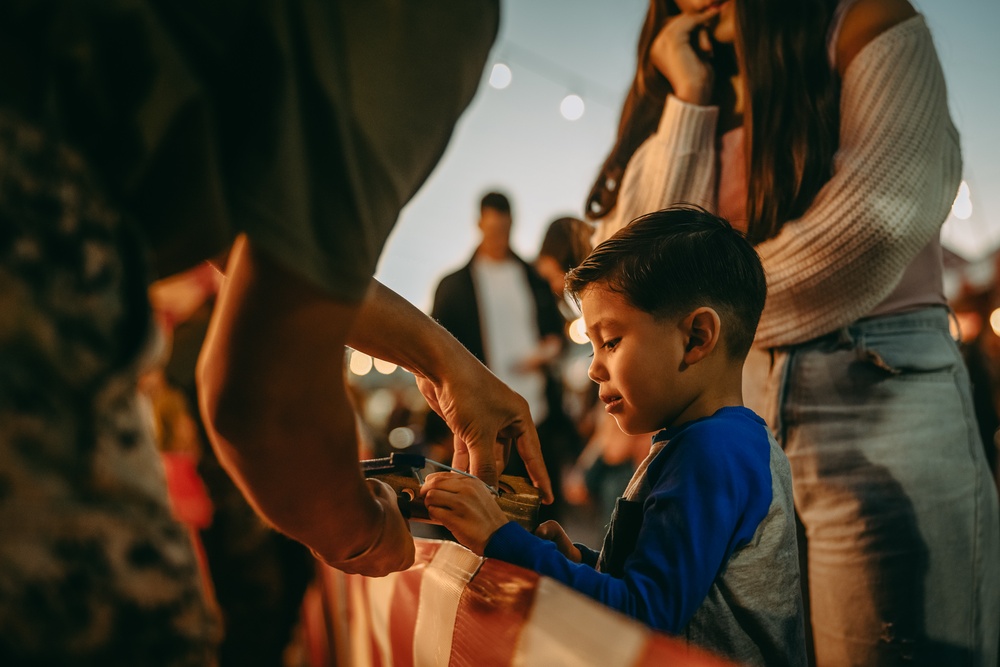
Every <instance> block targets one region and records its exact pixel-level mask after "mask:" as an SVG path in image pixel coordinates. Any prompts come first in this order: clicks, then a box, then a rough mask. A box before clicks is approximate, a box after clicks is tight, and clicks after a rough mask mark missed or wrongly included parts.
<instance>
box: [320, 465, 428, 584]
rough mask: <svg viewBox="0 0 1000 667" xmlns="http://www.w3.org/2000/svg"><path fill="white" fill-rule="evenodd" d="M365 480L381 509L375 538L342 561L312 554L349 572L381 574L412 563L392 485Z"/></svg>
mask: <svg viewBox="0 0 1000 667" xmlns="http://www.w3.org/2000/svg"><path fill="white" fill-rule="evenodd" d="M365 482H366V483H367V484H368V487H369V489H370V490H371V491H372V493H373V494H374V496H375V502H376V503H378V505H379V509H380V510H381V511H382V514H381V516H382V520H381V525H380V527H379V528H377V530H378V533H376V535H375V538H374V541H373V542H372V543H371V544H370V545H369V546H368V547H367V548H366V549H365V550H364V551H362V552H361V553H359V554H357V555H356V556H352V557H351V558H349V559H347V560H342V561H330V560H327V559H325V558H323V555H322V554H321V553H318V552H316V551H315V550H314V551H313V553H314V554H315V555H316V556H317V557H318V558H320V560H322V561H323V562H325V563H326V564H327V565H330V566H331V567H335V568H337V569H338V570H341V571H343V572H347V573H348V574H363V575H365V576H366V577H384V576H385V575H387V574H390V573H392V572H398V571H400V570H405V569H407V568H408V567H410V566H411V565H413V560H414V557H415V554H416V549H415V547H414V544H413V537H412V536H411V535H410V524H409V523H408V522H407V520H406V519H405V518H404V517H403V515H402V513H401V512H400V511H399V504H398V503H397V501H396V492H395V491H394V490H393V488H392V487H391V486H389V485H388V484H386V483H385V482H383V481H381V480H377V479H366V480H365Z"/></svg>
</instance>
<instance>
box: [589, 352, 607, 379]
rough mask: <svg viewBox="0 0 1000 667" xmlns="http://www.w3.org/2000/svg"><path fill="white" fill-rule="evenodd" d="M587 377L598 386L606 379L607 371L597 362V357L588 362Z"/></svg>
mask: <svg viewBox="0 0 1000 667" xmlns="http://www.w3.org/2000/svg"><path fill="white" fill-rule="evenodd" d="M587 376H588V377H590V379H591V381H593V382H596V383H598V384H600V383H601V382H603V381H604V380H607V379H608V372H607V369H606V368H605V367H604V364H602V363H600V362H599V361H598V360H597V357H594V358H593V359H591V360H590V368H588V369H587Z"/></svg>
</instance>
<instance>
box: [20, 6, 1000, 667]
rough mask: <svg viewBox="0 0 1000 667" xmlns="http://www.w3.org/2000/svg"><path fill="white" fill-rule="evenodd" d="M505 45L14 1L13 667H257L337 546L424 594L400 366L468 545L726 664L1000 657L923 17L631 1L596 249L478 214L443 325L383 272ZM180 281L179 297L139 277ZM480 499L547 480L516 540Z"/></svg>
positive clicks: (323, 24) (936, 84) (409, 11)
mask: <svg viewBox="0 0 1000 667" xmlns="http://www.w3.org/2000/svg"><path fill="white" fill-rule="evenodd" d="M498 21H499V2H498V0H475V1H472V0H470V1H469V2H466V3H461V4H458V5H456V4H455V3H444V2H422V3H407V2H393V1H391V0H385V1H381V0H380V1H378V2H375V1H373V2H363V3H349V2H340V1H337V2H332V3H326V4H322V3H288V2H281V1H279V0H268V1H266V2H261V3H256V4H253V5H232V4H231V5H227V6H226V7H224V8H222V7H216V6H214V5H199V6H197V7H195V6H193V5H186V4H185V5H177V4H173V5H166V4H163V3H152V2H146V1H143V0H140V1H138V2H111V3H104V4H100V5H87V6H86V7H83V6H80V5H78V4H77V3H74V2H71V1H70V0H63V1H61V2H55V3H52V4H51V6H47V7H46V8H45V10H44V11H42V10H39V9H37V8H35V7H33V6H31V4H30V3H10V4H9V5H5V6H4V7H3V8H0V43H2V44H3V46H2V47H0V63H3V64H4V65H6V67H2V68H0V71H2V72H3V73H2V74H0V302H2V304H3V305H2V308H0V310H2V312H3V313H4V316H3V321H2V323H0V463H2V467H0V538H2V539H0V663H3V664H102V665H113V664H129V665H131V664H145V665H154V664H164V665H211V664H217V663H219V662H222V663H223V664H261V663H260V662H259V661H261V660H263V661H267V662H269V663H271V664H278V663H279V662H280V661H281V660H282V659H283V658H282V655H283V653H284V652H285V650H286V648H287V646H288V644H289V642H290V639H291V636H292V633H293V631H294V626H295V622H296V614H297V607H298V604H299V602H300V600H301V596H302V593H303V591H304V590H305V587H306V585H307V584H308V581H309V577H310V574H311V572H312V567H313V564H314V563H315V562H317V561H318V562H320V563H323V564H326V565H328V566H330V567H333V568H337V569H339V570H342V571H345V572H349V573H358V574H362V575H366V576H383V575H386V574H389V573H392V572H396V571H400V570H403V569H406V568H407V567H409V566H410V565H411V564H412V562H413V559H414V543H413V540H412V538H411V532H410V527H409V524H408V522H407V520H406V519H405V517H404V516H403V514H402V513H401V510H400V507H399V504H398V503H397V498H396V494H395V492H394V491H393V490H392V488H391V487H389V486H388V485H386V484H384V483H383V482H381V481H379V480H377V479H373V478H368V479H366V478H364V477H363V476H362V474H361V471H360V469H359V466H358V464H357V460H358V456H359V453H360V452H361V451H363V450H366V451H371V448H370V445H371V443H370V442H365V440H364V438H363V436H362V429H359V428H358V417H357V415H356V413H355V410H354V400H353V397H352V396H353V393H354V391H355V390H354V389H353V388H352V387H351V386H350V385H349V383H347V382H345V377H346V369H345V358H346V355H345V349H346V348H351V349H354V350H358V351H361V352H364V353H367V354H369V355H371V356H372V357H375V358H378V359H382V360H385V361H387V362H392V363H394V364H397V365H398V366H400V367H402V368H404V369H406V370H407V371H409V373H410V374H412V377H413V382H414V385H415V387H416V389H417V390H418V391H419V392H420V394H421V395H422V396H423V398H424V400H425V402H426V405H427V411H426V413H425V415H426V416H427V417H426V418H425V419H423V420H422V423H423V425H424V428H423V429H422V431H423V432H422V435H423V436H424V440H423V443H424V444H425V445H427V446H428V447H430V446H431V445H433V446H434V447H436V448H437V449H435V450H433V451H434V452H439V453H440V455H442V456H444V455H446V456H447V457H448V459H449V461H450V463H451V465H452V466H454V467H455V468H457V469H459V470H464V471H468V472H469V473H471V475H472V476H471V477H470V476H468V475H461V474H457V473H437V474H434V475H431V476H429V477H428V478H427V481H426V482H425V484H424V488H423V490H422V493H423V499H424V502H425V504H426V506H427V508H428V511H429V512H430V515H431V517H432V519H434V520H435V521H437V522H439V523H440V524H441V525H443V526H444V527H445V528H447V529H448V530H449V531H450V532H451V535H452V536H453V537H454V539H457V540H458V541H459V542H461V543H462V544H464V545H465V546H467V547H468V548H469V549H471V550H473V551H474V552H476V553H477V554H480V555H485V556H487V557H492V558H498V559H501V560H506V561H509V562H512V563H515V564H517V565H520V566H522V567H526V568H529V569H534V570H536V571H538V572H540V573H542V574H545V575H547V576H549V577H552V578H555V579H557V580H559V581H562V582H563V583H564V584H566V585H568V586H571V587H573V588H575V589H577V590H578V591H580V592H582V593H584V594H585V595H588V596H590V597H592V598H594V599H596V600H598V601H600V602H602V603H604V604H606V605H608V606H611V607H613V608H616V609H619V610H620V611H622V612H624V613H626V614H628V615H631V616H633V617H635V618H637V619H639V620H641V621H643V622H644V623H646V624H648V625H650V626H651V627H653V628H656V629H658V630H661V631H664V632H667V633H669V634H671V635H674V636H678V637H681V638H683V639H685V640H686V641H689V642H691V643H692V644H695V645H698V646H701V647H704V648H708V649H711V650H713V651H715V652H718V653H719V654H720V655H722V656H724V657H727V658H729V659H731V660H734V661H736V662H738V663H740V664H753V665H784V664H788V665H805V664H815V665H821V666H822V665H887V664H898V663H900V662H905V663H906V664H914V665H981V666H989V667H993V666H995V665H996V664H997V660H998V640H1000V510H998V501H997V489H996V486H995V484H994V472H995V471H993V470H991V468H990V463H989V457H988V456H987V450H986V448H985V447H984V443H983V442H982V437H981V436H980V433H979V428H978V426H977V419H976V412H975V409H974V405H973V398H972V388H971V383H970V380H969V374H968V372H967V370H966V365H965V363H964V362H963V359H962V356H961V353H960V350H959V348H958V346H957V344H956V342H955V340H954V339H953V337H952V336H951V333H950V327H949V321H950V317H951V312H950V309H949V304H948V303H947V301H946V300H945V298H944V296H943V292H942V285H941V275H942V266H941V245H940V240H939V230H940V227H941V225H942V223H943V221H944V219H945V218H946V216H947V214H948V211H949V207H950V205H951V203H952V201H953V199H954V195H955V192H956V190H957V188H958V183H959V180H960V176H961V166H962V161H961V153H960V148H959V143H958V133H957V131H956V128H955V126H954V124H953V123H952V120H951V117H950V115H949V111H948V106H947V97H946V91H945V82H944V78H943V74H942V71H941V68H940V65H939V63H938V59H937V56H936V53H935V47H934V42H933V39H932V37H931V34H930V32H929V30H928V28H927V25H926V23H925V22H924V20H923V18H922V17H921V16H920V14H918V13H917V12H916V10H915V9H914V8H913V6H912V5H910V4H909V2H907V0H802V1H801V2H795V3H778V2H776V0H724V1H721V2H719V1H711V2H709V1H707V0H650V3H649V8H648V12H647V15H646V18H645V21H644V23H643V26H642V29H641V33H640V35H639V39H638V50H637V65H636V71H635V75H634V78H633V81H632V84H631V87H630V89H629V92H628V94H627V97H626V99H625V102H624V106H623V109H622V113H621V118H620V122H619V127H618V133H617V138H616V141H615V143H614V146H613V147H612V148H611V150H610V152H609V155H608V157H607V160H606V161H605V163H604V164H603V166H602V167H601V169H600V172H599V174H598V176H597V179H596V181H595V183H594V185H593V187H592V189H591V193H590V196H589V198H588V199H587V201H586V204H585V206H584V210H583V216H584V217H587V218H589V220H590V223H589V224H588V223H585V222H583V221H582V220H579V219H576V218H572V217H569V218H561V219H558V220H555V221H553V222H552V223H551V224H550V225H549V227H548V229H547V230H546V235H545V238H544V239H543V240H542V243H541V244H540V250H539V252H538V253H537V256H536V257H533V258H528V259H529V260H530V261H526V260H525V259H522V258H520V257H518V256H517V255H516V254H515V253H514V252H513V251H512V249H511V246H510V231H511V226H512V224H513V220H514V206H513V205H512V203H511V201H510V198H509V197H508V196H506V195H505V194H504V193H501V192H488V193H486V194H485V195H484V196H483V197H482V200H481V205H480V208H479V211H478V227H479V230H480V232H481V239H480V242H479V243H478V244H477V247H476V249H475V251H474V252H473V255H472V257H471V259H470V261H469V263H468V264H467V265H466V266H465V267H462V268H461V269H460V270H458V271H457V272H454V273H451V274H449V275H446V276H444V277H443V279H442V280H441V283H440V285H439V286H438V289H437V292H436V295H435V299H434V306H433V309H432V311H431V312H430V313H423V312H421V311H420V310H419V309H417V308H415V307H414V306H413V305H412V304H409V303H408V302H406V301H405V300H404V299H402V298H401V297H400V296H399V295H397V294H395V293H394V292H393V291H392V290H390V289H388V288H387V287H385V286H384V285H381V284H380V283H378V282H377V281H375V280H374V279H373V275H374V272H375V267H376V264H377V261H378V258H379V254H380V253H381V250H382V247H383V245H384V244H385V241H386V238H387V237H388V235H389V233H390V231H391V230H392V228H393V225H394V224H395V222H396V219H397V217H398V215H399V211H400V209H401V208H402V207H403V206H404V205H405V204H406V202H407V201H408V200H409V199H410V198H411V197H412V196H413V194H414V193H415V192H416V190H417V189H418V188H419V187H420V186H421V184H422V183H423V182H424V180H425V179H426V178H427V175H428V174H429V173H430V171H431V169H432V168H433V167H434V165H435V163H436V162H437V160H438V158H439V157H440V156H441V154H442V152H443V151H444V149H445V147H446V145H447V143H448V142H449V140H450V138H451V134H452V130H453V127H454V124H455V122H456V121H457V119H458V117H459V116H460V115H461V113H462V112H463V110H464V109H465V107H466V106H467V105H468V103H469V102H470V100H471V99H472V97H473V95H474V93H475V91H476V88H477V86H478V85H479V83H480V80H481V75H482V71H483V66H484V63H485V62H486V58H487V55H488V53H489V50H490V47H491V45H492V42H493V39H494V38H495V35H496V31H497V27H498ZM386 26H395V27H397V28H399V27H400V26H405V29H402V28H399V29H393V30H384V29H382V28H384V27H386ZM386 62H391V63H393V64H394V66H393V67H385V66H384V63H386ZM426 81H434V82H435V85H434V87H433V89H431V88H429V87H427V86H426V85H425V84H424V82H426ZM591 232H592V235H591ZM206 262H209V263H211V266H210V265H209V264H206ZM199 266H200V268H197V269H195V271H194V273H190V274H187V275H188V276H193V278H192V279H193V281H194V282H193V284H194V285H195V288H194V293H195V294H196V297H195V298H192V299H190V300H188V301H184V300H183V299H180V300H179V301H178V300H177V299H174V300H170V299H168V298H166V297H163V298H162V299H161V297H162V296H163V294H164V293H165V292H161V291H158V290H157V288H156V287H154V289H153V290H152V291H150V290H149V289H148V287H149V285H150V283H151V282H152V279H153V278H155V277H161V278H162V277H166V276H171V275H175V274H178V273H180V272H182V271H185V270H190V269H191V268H192V267H199ZM441 268H442V272H444V271H445V267H441ZM222 275H224V276H225V277H224V279H222V278H220V276H222ZM159 286H161V287H162V286H163V283H159ZM189 295H190V293H188V296H189ZM178 303H182V305H181V306H177V304H178ZM578 316H582V319H583V322H584V325H585V327H586V331H587V336H588V338H589V340H590V346H591V348H592V353H593V358H592V360H591V361H590V364H589V370H588V374H589V377H590V379H591V380H592V381H593V384H592V385H591V386H590V388H589V390H585V391H582V392H578V393H580V394H582V396H568V395H567V393H572V392H567V384H566V382H565V381H564V380H565V378H564V375H563V373H561V370H562V369H563V368H564V367H565V366H564V363H563V362H565V360H566V359H567V354H568V353H569V352H568V351H569V350H570V349H571V348H570V344H568V343H567V340H566V327H567V325H568V322H569V320H571V319H575V318H576V317H578ZM150 408H152V409H150ZM154 415H155V420H154V419H153V416H154ZM429 415H433V417H430V416H429ZM432 434H433V437H432ZM446 442H447V443H450V448H447V447H446V445H444V443H446ZM418 444H419V443H418ZM988 444H989V445H990V446H992V442H990V443H988ZM445 449H446V450H447V451H445ZM435 455H439V454H435ZM501 472H514V473H516V474H521V475H524V476H526V477H528V478H530V479H531V481H532V482H533V483H534V485H535V486H536V487H537V488H538V490H539V493H540V496H541V499H542V502H543V504H544V507H543V511H542V515H543V518H545V519H551V520H547V521H545V522H544V523H543V524H542V525H541V526H540V527H539V528H538V530H537V531H536V532H535V533H534V534H531V533H529V532H527V531H526V530H524V529H523V528H522V527H520V526H519V525H517V524H516V523H512V522H509V521H507V519H506V517H505V516H504V515H503V513H502V512H500V511H499V508H498V507H497V505H496V503H495V502H494V500H493V496H492V495H491V494H490V492H489V487H490V486H493V485H495V483H496V481H497V477H498V475H499V474H500V473H501ZM168 489H169V493H168ZM567 500H571V501H574V502H577V503H579V502H584V501H586V502H589V503H591V506H592V509H593V512H594V515H595V516H597V515H600V518H599V519H597V521H600V522H601V523H602V524H603V523H605V522H607V523H608V524H609V528H608V531H607V536H606V538H605V541H604V545H603V547H602V548H601V549H600V550H594V549H591V548H589V547H587V546H585V545H584V544H582V543H580V542H574V541H573V540H572V536H571V535H569V534H568V532H569V531H567V530H566V529H565V527H564V526H563V523H562V522H560V520H562V519H564V517H565V513H566V512H567V511H568V506H567Z"/></svg>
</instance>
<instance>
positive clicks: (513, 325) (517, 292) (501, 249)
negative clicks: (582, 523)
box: [431, 192, 572, 512]
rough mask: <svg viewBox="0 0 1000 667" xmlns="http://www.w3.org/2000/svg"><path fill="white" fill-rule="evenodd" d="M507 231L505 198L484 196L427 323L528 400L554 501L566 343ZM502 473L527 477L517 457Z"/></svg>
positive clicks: (548, 296) (551, 306)
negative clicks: (469, 240) (473, 240)
mask: <svg viewBox="0 0 1000 667" xmlns="http://www.w3.org/2000/svg"><path fill="white" fill-rule="evenodd" d="M512 226H513V215H512V212H511V205H510V200H509V199H508V198H507V196H506V195H505V194H503V193H500V192H488V193H486V194H485V195H483V197H482V200H481V201H480V206H479V220H478V227H479V232H480V242H479V244H478V246H477V247H476V250H475V251H474V252H473V254H472V258H471V259H470V260H469V262H468V263H467V264H466V265H465V266H463V267H462V268H460V269H459V270H457V271H455V272H453V273H450V274H448V275H446V276H445V277H444V278H442V279H441V281H440V282H439V283H438V285H437V289H436V290H435V292H434V305H433V307H432V309H431V317H433V318H434V319H435V320H437V321H438V322H439V323H440V324H441V326H443V327H444V328H445V329H447V330H448V331H450V332H451V333H452V335H454V336H455V338H457V339H458V340H459V341H460V342H461V343H462V345H464V346H465V347H466V348H467V349H468V350H469V351H470V352H471V353H472V354H473V355H475V357H476V358H477V359H479V360H480V361H482V362H483V363H485V364H486V366H487V367H488V368H489V369H490V370H491V371H493V373H494V374H495V375H496V376H497V377H498V378H500V379H501V380H502V381H503V382H504V383H505V384H506V385H508V386H509V387H510V388H511V389H513V390H514V391H516V392H517V393H518V394H520V395H521V396H523V397H524V399H525V400H526V401H527V403H528V406H529V408H530V410H531V418H532V419H533V420H534V423H535V425H536V426H537V428H538V435H539V441H540V443H541V449H542V453H543V455H544V457H545V463H546V466H547V468H548V471H549V478H550V479H551V480H552V483H553V486H554V493H555V497H556V499H557V502H558V499H559V498H560V497H561V493H560V492H559V470H558V467H555V466H554V463H555V461H556V459H557V458H558V457H557V456H556V455H555V452H554V451H553V447H554V446H555V442H554V440H555V438H557V437H558V433H559V432H560V431H562V430H564V429H565V428H566V427H567V421H568V420H567V419H566V418H565V415H564V414H563V411H562V404H561V398H559V392H558V391H557V390H553V386H552V385H553V383H558V382H560V380H559V379H558V378H556V377H554V374H553V372H552V371H553V368H554V365H555V364H556V362H557V360H558V358H559V355H560V354H561V353H562V350H563V347H564V345H565V336H564V327H565V321H564V319H563V317H562V315H561V313H560V311H559V307H558V305H557V302H556V297H555V296H554V295H553V294H552V291H551V289H550V287H549V283H548V282H546V281H545V280H544V279H543V278H542V277H541V276H540V275H539V274H538V272H537V271H536V270H535V269H534V267H532V265H531V264H529V263H528V262H526V261H524V260H523V259H521V258H520V257H518V256H517V255H516V254H515V253H514V251H513V250H512V249H511V246H510V234H511V227H512ZM553 398H555V399H556V400H551V399H553ZM569 428H572V424H570V425H569ZM507 471H508V472H509V473H510V474H515V475H525V474H527V470H526V469H525V467H524V463H523V462H522V461H521V460H520V458H519V457H518V456H517V455H516V452H512V455H511V459H510V462H509V463H508V466H507ZM545 511H555V507H554V506H553V507H552V508H550V509H548V510H544V509H543V512H545Z"/></svg>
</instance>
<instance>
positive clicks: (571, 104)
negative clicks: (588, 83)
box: [559, 95, 584, 120]
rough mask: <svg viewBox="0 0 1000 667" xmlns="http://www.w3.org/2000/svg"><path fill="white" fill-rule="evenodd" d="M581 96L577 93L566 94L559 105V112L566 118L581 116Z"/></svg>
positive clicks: (575, 118)
mask: <svg viewBox="0 0 1000 667" xmlns="http://www.w3.org/2000/svg"><path fill="white" fill-rule="evenodd" d="M583 111H584V104H583V98H582V97H580V96H579V95H567V96H566V97H564V98H563V101H562V103H561V104H560V105H559V113H561V114H562V115H563V118H565V119H566V120H577V119H579V118H581V117H582V116H583Z"/></svg>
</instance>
